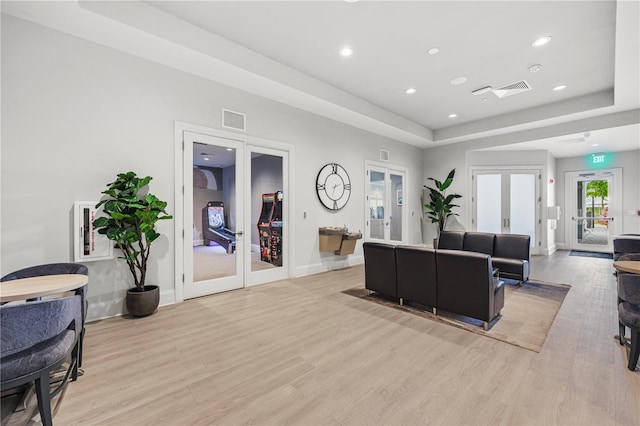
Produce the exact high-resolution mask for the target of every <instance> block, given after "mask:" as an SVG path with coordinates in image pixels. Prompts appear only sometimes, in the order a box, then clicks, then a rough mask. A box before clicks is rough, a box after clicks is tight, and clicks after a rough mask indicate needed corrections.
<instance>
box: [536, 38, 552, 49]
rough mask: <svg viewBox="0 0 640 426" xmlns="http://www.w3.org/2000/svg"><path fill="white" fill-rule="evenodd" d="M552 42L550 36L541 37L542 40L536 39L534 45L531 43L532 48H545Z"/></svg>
mask: <svg viewBox="0 0 640 426" xmlns="http://www.w3.org/2000/svg"><path fill="white" fill-rule="evenodd" d="M550 41H551V37H550V36H544V37H540V38H538V39H536V40H535V41H534V42H533V43H531V46H533V47H540V46H544V45H545V44H547V43H549V42H550Z"/></svg>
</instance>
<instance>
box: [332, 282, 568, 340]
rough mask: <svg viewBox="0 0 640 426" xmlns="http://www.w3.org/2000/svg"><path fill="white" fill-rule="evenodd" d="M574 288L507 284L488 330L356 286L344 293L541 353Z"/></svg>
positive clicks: (474, 322) (458, 317)
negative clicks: (502, 305)
mask: <svg viewBox="0 0 640 426" xmlns="http://www.w3.org/2000/svg"><path fill="white" fill-rule="evenodd" d="M570 288H571V286H570V285H568V284H554V283H545V282H540V281H529V282H526V283H524V284H523V285H522V287H519V286H517V285H506V287H505V295H504V299H505V300H504V308H503V309H502V315H501V316H499V317H498V318H497V319H495V320H494V321H492V322H491V323H490V325H489V327H490V328H489V330H487V331H485V330H484V329H483V328H482V321H479V320H475V319H473V318H468V317H464V316H461V315H455V314H449V313H446V312H442V311H438V315H433V314H432V313H431V312H429V311H425V310H423V309H421V308H418V307H414V306H408V305H403V306H400V305H399V304H397V303H395V302H394V301H391V300H388V299H385V298H382V297H380V296H378V295H376V294H375V293H373V294H371V295H369V291H368V290H366V289H364V288H362V287H356V288H352V289H349V290H345V291H344V292H343V293H344V294H348V295H350V296H355V297H358V298H360V299H362V300H365V301H368V302H372V303H377V304H380V305H384V306H388V307H389V308H391V309H397V310H401V311H405V312H407V313H409V314H412V315H416V316H420V317H422V318H425V319H429V320H432V321H438V322H441V323H444V324H448V325H451V326H454V327H458V328H462V329H464V330H467V331H470V332H472V333H476V334H481V335H483V336H487V337H490V338H492V339H496V340H500V341H502V342H505V343H509V344H511V345H515V346H518V347H521V348H524V349H528V350H530V351H534V352H540V350H541V349H542V345H543V344H544V341H545V339H546V338H547V333H548V332H549V329H550V328H551V325H552V324H553V321H554V319H555V318H556V315H557V314H558V311H559V310H560V307H561V306H562V302H563V301H564V298H565V296H566V295H567V293H568V292H569V289H570Z"/></svg>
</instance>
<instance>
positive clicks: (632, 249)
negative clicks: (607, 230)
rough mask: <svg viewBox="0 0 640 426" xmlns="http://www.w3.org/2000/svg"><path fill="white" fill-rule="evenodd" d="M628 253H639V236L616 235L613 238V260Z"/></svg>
mask: <svg viewBox="0 0 640 426" xmlns="http://www.w3.org/2000/svg"><path fill="white" fill-rule="evenodd" d="M629 253H640V237H635V236H631V235H628V236H618V237H614V238H613V260H620V256H622V255H623V254H629Z"/></svg>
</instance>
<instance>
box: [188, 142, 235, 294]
mask: <svg viewBox="0 0 640 426" xmlns="http://www.w3.org/2000/svg"><path fill="white" fill-rule="evenodd" d="M183 138H184V139H183V140H184V154H183V161H184V163H183V173H184V176H183V179H184V180H183V182H184V195H183V200H184V205H183V209H184V216H183V217H184V230H185V232H184V244H183V260H184V290H183V291H184V298H185V299H190V298H193V297H199V296H204V295H208V294H213V293H219V292H222V291H227V290H233V289H237V288H242V287H243V286H244V262H245V248H246V245H245V238H244V203H243V202H242V200H243V196H242V195H243V190H244V161H243V160H244V150H245V144H244V143H243V142H241V141H237V140H233V139H227V138H222V137H216V136H211V135H203V134H199V133H193V132H184V136H183ZM208 204H214V206H213V207H210V206H208ZM220 204H221V205H220ZM187 230H190V232H187Z"/></svg>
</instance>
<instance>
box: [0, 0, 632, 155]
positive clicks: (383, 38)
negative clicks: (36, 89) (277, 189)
mask: <svg viewBox="0 0 640 426" xmlns="http://www.w3.org/2000/svg"><path fill="white" fill-rule="evenodd" d="M2 11H3V13H9V14H11V15H14V16H17V17H20V18H23V19H27V20H30V21H33V22H37V23H40V24H42V25H46V26H50V27H52V28H55V29H58V30H60V31H64V32H68V33H70V34H74V35H76V36H78V37H82V38H86V39H89V40H92V41H94V42H97V43H101V44H104V45H108V46H111V47H113V48H116V49H119V50H123V51H126V52H129V53H131V54H134V55H137V56H141V57H143V58H147V59H150V60H153V61H156V62H160V63H163V64H165V65H168V66H172V67H174V68H177V69H181V70H183V71H186V72H190V73H193V74H196V75H199V76H202V77H205V78H210V79H213V80H216V81H220V82H222V83H224V84H228V85H230V86H233V87H239V88H241V89H243V90H247V91H250V92H253V93H256V94H258V95H260V96H265V97H268V98H271V99H274V100H277V101H279V102H283V103H286V104H289V105H293V106H295V107H298V108H302V109H305V110H308V111H311V112H314V113H316V114H320V115H324V116H326V117H329V118H332V119H336V120H339V121H342V122H345V123H348V124H351V125H354V126H356V127H360V128H363V129H365V130H368V131H371V132H374V133H378V134H381V135H384V136H387V137H391V138H394V139H397V140H400V141H403V142H407V143H411V144H414V145H417V146H422V147H431V146H439V145H442V144H449V143H455V142H460V141H466V140H473V139H481V138H482V139H485V140H486V138H491V137H494V136H499V137H500V138H501V142H500V144H501V145H503V146H501V147H500V149H506V148H505V146H504V144H505V143H507V144H511V143H515V142H523V141H530V140H531V139H533V138H532V135H541V134H542V135H544V136H545V137H547V139H548V140H546V141H538V142H536V143H535V144H536V145H535V146H537V147H538V148H537V149H549V150H550V151H551V152H552V154H554V155H556V156H571V155H581V154H582V153H581V152H579V151H580V150H581V149H582V148H584V147H583V146H581V144H578V143H575V144H566V143H565V144H557V143H556V141H557V140H566V139H571V138H574V137H577V136H574V135H581V134H582V133H584V132H585V131H590V132H591V136H590V140H589V141H591V139H594V138H596V137H597V138H601V139H602V140H603V141H605V140H608V141H611V140H622V139H624V140H625V141H627V142H626V145H625V146H617V145H615V149H616V150H618V149H623V150H626V149H634V148H635V149H637V148H640V138H638V123H640V109H639V108H640V82H639V80H640V77H639V76H640V32H639V31H640V30H639V29H638V27H639V25H638V22H640V3H639V2H638V1H637V0H632V1H621V2H616V1H612V0H607V1H590V0H585V1H528V2H527V1H493V2H490V1H469V2H462V1H407V2H403V1H359V2H357V3H347V2H344V1H341V0H339V1H281V2H277V1H276V2H273V1H233V2H232V1H228V2H227V1H195V2H189V1H179V2H178V1H149V2H144V3H141V2H102V1H91V2H85V1H80V2H77V3H76V2H6V1H3V2H2ZM542 35H549V36H551V37H552V40H551V42H550V43H549V44H547V45H546V46H543V47H538V48H534V47H532V46H531V43H532V42H533V40H534V39H536V38H537V37H539V36H542ZM344 45H350V46H351V47H352V48H353V50H354V54H353V56H351V57H349V58H344V57H341V56H340V55H339V50H340V49H341V48H342V47H343V46H344ZM431 47H438V48H439V49H440V51H439V53H437V54H436V55H429V54H428V53H427V50H428V49H429V48H431ZM534 64H540V65H542V69H541V70H540V71H538V72H536V73H530V72H529V71H527V68H528V67H530V66H531V65H534ZM457 77H466V79H467V81H466V82H465V83H464V84H461V85H457V86H453V85H451V84H450V81H451V80H452V79H454V78H457ZM520 80H526V81H527V82H528V83H529V85H530V86H531V87H532V90H531V91H528V92H524V93H521V94H517V95H513V96H510V97H505V98H502V99H500V98H498V97H497V96H495V95H494V94H493V93H491V92H489V93H487V94H484V95H481V96H474V95H472V94H471V92H472V91H473V90H475V89H478V88H481V87H484V86H492V87H493V88H497V87H499V86H502V85H505V84H508V83H512V82H516V81H520ZM558 84H566V85H567V88H566V89H565V90H563V91H558V92H554V91H552V90H551V89H552V88H553V87H555V86H556V85H558ZM408 87H415V88H417V92H416V93H415V94H413V95H407V94H406V93H405V92H404V91H405V89H406V88H408ZM485 99H486V100H485ZM451 113H456V114H457V115H458V116H457V117H456V118H449V117H448V115H449V114H451ZM631 124H634V125H635V130H634V129H633V128H634V126H629V125H631ZM612 126H614V127H617V126H624V127H621V130H620V131H619V132H618V133H616V134H613V136H612V137H608V136H606V131H604V129H605V128H608V127H612ZM540 129H545V130H544V131H540ZM625 129H626V131H627V133H624V131H625ZM509 135H513V136H512V137H511V136H509ZM536 137H539V136H536ZM629 137H634V138H636V139H635V140H633V139H631V141H629V139H628V138H629ZM634 142H635V144H634ZM570 145H571V146H570ZM583 145H586V144H583ZM634 145H635V147H634ZM543 146H547V148H540V147H543ZM559 146H561V148H559ZM516 148H517V147H516V146H513V147H511V148H508V149H516ZM521 149H531V148H530V147H529V148H526V146H524V147H522V148H521ZM607 149H609V150H613V149H614V145H613V144H611V147H610V148H607ZM572 150H573V151H572ZM571 152H574V153H575V154H571Z"/></svg>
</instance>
